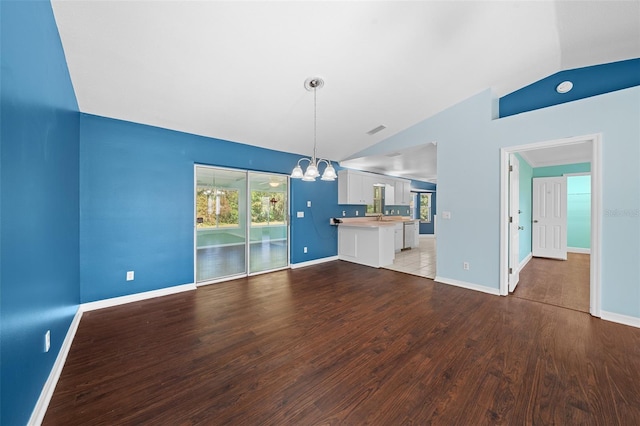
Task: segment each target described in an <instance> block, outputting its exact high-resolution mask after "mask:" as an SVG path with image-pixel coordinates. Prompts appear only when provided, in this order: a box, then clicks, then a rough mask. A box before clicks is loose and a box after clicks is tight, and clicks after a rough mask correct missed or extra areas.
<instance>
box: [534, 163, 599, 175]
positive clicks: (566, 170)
mask: <svg viewBox="0 0 640 426" xmlns="http://www.w3.org/2000/svg"><path fill="white" fill-rule="evenodd" d="M590 172H591V163H577V164H564V165H560V166H547V167H535V168H534V169H533V177H534V178H536V177H554V176H562V175H565V174H570V173H590Z"/></svg>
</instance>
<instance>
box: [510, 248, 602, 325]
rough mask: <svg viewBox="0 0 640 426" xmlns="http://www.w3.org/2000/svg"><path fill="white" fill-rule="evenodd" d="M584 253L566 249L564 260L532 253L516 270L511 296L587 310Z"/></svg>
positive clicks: (587, 277)
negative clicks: (517, 279) (517, 280)
mask: <svg viewBox="0 0 640 426" xmlns="http://www.w3.org/2000/svg"><path fill="white" fill-rule="evenodd" d="M590 258H591V256H589V255H588V254H577V253H568V254H567V260H555V259H544V258H541V257H534V258H533V259H531V260H530V261H529V263H527V266H525V267H524V268H523V269H522V271H521V272H520V281H519V283H518V285H517V287H516V290H515V291H514V292H513V295H514V296H515V297H519V298H521V299H527V300H532V301H536V302H542V303H547V304H550V305H556V306H561V307H564V308H568V309H575V310H576V311H581V312H589V283H590V277H589V262H590Z"/></svg>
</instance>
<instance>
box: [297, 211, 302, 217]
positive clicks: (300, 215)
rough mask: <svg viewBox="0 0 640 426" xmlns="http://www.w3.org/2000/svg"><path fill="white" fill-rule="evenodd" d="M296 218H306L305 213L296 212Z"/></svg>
mask: <svg viewBox="0 0 640 426" xmlns="http://www.w3.org/2000/svg"><path fill="white" fill-rule="evenodd" d="M296 217H304V212H296Z"/></svg>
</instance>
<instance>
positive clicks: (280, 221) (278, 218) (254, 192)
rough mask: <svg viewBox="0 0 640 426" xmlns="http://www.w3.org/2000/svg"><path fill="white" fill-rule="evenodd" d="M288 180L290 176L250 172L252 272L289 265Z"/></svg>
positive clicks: (250, 271) (250, 252)
mask: <svg viewBox="0 0 640 426" xmlns="http://www.w3.org/2000/svg"><path fill="white" fill-rule="evenodd" d="M287 181H288V178H287V177H286V176H281V175H273V174H267V173H254V172H249V193H250V198H251V222H250V224H249V273H252V274H253V273H256V272H262V271H268V270H272V269H278V268H283V267H285V266H287V265H288V264H289V257H288V256H289V244H288V241H289V238H288V230H289V227H288V226H287V225H288V223H287V212H288V210H289V209H288V199H287V194H288V185H287Z"/></svg>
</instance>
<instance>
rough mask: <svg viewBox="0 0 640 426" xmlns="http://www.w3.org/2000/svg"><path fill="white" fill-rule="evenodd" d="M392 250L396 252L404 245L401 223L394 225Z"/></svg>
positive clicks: (402, 225)
mask: <svg viewBox="0 0 640 426" xmlns="http://www.w3.org/2000/svg"><path fill="white" fill-rule="evenodd" d="M393 237H394V244H393V248H394V250H395V251H396V252H399V251H400V250H402V248H403V247H402V246H403V244H404V224H403V223H402V222H398V223H396V226H395V233H394V235H393Z"/></svg>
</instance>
